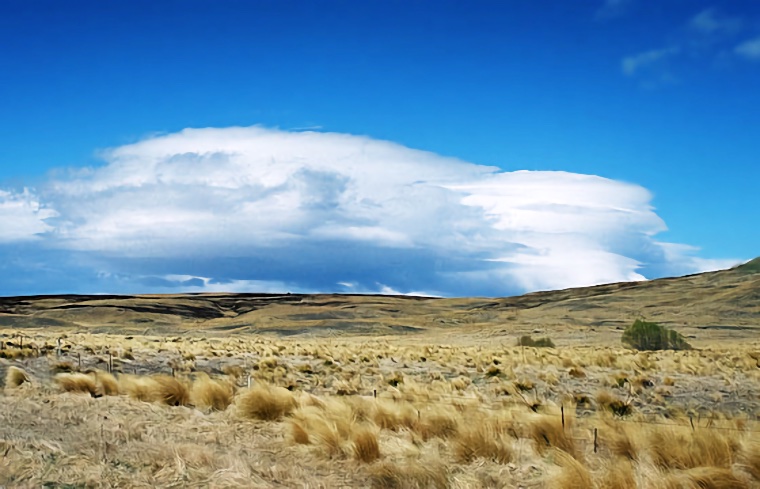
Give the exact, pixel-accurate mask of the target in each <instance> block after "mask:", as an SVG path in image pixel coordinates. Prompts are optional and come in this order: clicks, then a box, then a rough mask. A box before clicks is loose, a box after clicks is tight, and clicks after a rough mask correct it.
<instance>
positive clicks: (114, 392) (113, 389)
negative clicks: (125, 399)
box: [90, 370, 121, 396]
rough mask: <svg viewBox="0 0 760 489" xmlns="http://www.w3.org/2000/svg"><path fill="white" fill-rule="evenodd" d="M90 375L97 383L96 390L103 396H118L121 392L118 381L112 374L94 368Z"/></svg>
mask: <svg viewBox="0 0 760 489" xmlns="http://www.w3.org/2000/svg"><path fill="white" fill-rule="evenodd" d="M90 375H92V376H94V377H95V383H96V384H97V392H98V394H99V395H103V396H118V395H119V394H120V393H121V389H119V381H118V380H116V377H114V376H113V375H112V374H110V373H108V372H103V371H102V370H95V371H94V372H91V373H90Z"/></svg>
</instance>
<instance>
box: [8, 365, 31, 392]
mask: <svg viewBox="0 0 760 489" xmlns="http://www.w3.org/2000/svg"><path fill="white" fill-rule="evenodd" d="M25 382H29V375H27V373H26V372H25V371H24V370H23V369H21V368H18V367H14V366H10V367H8V371H7V372H6V373H5V387H6V388H14V387H18V386H20V385H21V384H23V383H25Z"/></svg>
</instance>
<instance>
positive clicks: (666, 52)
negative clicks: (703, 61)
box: [621, 46, 681, 76]
mask: <svg viewBox="0 0 760 489" xmlns="http://www.w3.org/2000/svg"><path fill="white" fill-rule="evenodd" d="M680 51H681V49H680V48H679V47H678V46H671V47H668V48H663V49H652V50H650V51H645V52H642V53H638V54H635V55H632V56H627V57H625V58H623V61H622V63H621V65H622V69H623V73H625V74H626V75H628V76H631V75H634V74H636V73H638V72H639V71H641V70H642V69H644V68H647V67H650V66H652V65H654V64H656V63H663V62H665V61H666V60H667V59H668V58H671V57H673V56H676V55H677V54H678V53H679V52H680Z"/></svg>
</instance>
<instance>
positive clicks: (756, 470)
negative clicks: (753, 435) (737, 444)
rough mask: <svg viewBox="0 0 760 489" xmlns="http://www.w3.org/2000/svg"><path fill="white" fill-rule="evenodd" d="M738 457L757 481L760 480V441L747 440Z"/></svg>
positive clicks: (744, 467)
mask: <svg viewBox="0 0 760 489" xmlns="http://www.w3.org/2000/svg"><path fill="white" fill-rule="evenodd" d="M738 458H739V463H740V464H741V467H742V468H743V469H744V470H746V471H747V472H748V473H749V474H750V475H751V476H752V477H753V478H754V479H755V480H756V481H760V442H758V441H749V442H746V443H745V444H744V446H743V447H742V450H741V452H740V454H739V457H738Z"/></svg>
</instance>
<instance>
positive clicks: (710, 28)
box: [689, 8, 742, 34]
mask: <svg viewBox="0 0 760 489" xmlns="http://www.w3.org/2000/svg"><path fill="white" fill-rule="evenodd" d="M741 26H742V21H741V19H740V18H738V17H726V16H721V15H719V14H718V12H717V11H716V10H715V9H714V8H708V9H705V10H703V11H701V12H699V13H698V14H697V15H695V16H694V17H692V18H691V20H690V21H689V27H691V28H692V29H694V30H696V31H698V32H701V33H704V34H715V33H720V32H725V33H733V32H737V31H738V30H739V29H741Z"/></svg>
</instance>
